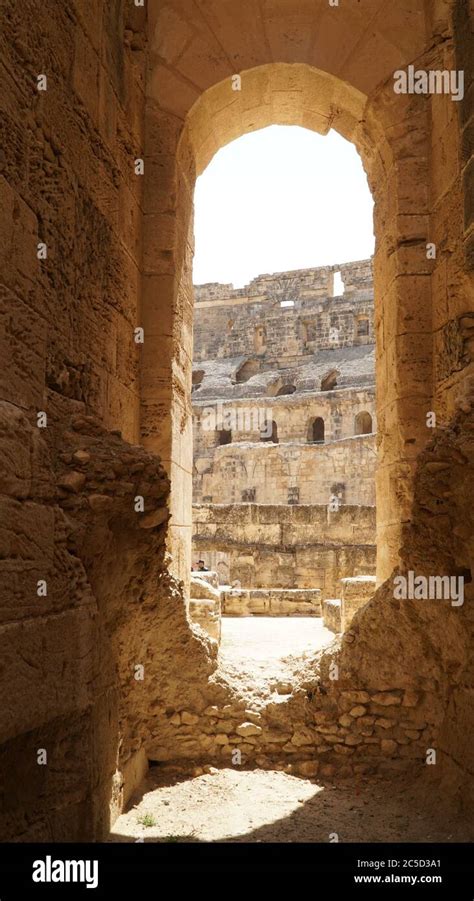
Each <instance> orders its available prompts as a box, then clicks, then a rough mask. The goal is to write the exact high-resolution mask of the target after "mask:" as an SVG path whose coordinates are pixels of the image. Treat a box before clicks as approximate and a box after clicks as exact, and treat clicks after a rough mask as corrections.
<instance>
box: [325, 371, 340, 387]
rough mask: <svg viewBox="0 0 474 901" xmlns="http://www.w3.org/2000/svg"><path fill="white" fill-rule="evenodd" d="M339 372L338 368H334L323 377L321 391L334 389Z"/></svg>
mask: <svg viewBox="0 0 474 901" xmlns="http://www.w3.org/2000/svg"><path fill="white" fill-rule="evenodd" d="M338 375H339V373H338V371H337V369H333V370H332V371H331V372H328V373H327V375H325V376H324V378H322V379H321V391H333V390H334V388H335V387H336V385H337V377H338Z"/></svg>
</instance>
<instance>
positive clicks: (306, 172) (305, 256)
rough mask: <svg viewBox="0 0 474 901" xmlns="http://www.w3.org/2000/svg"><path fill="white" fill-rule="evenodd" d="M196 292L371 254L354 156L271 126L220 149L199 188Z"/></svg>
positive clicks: (369, 205) (319, 138) (299, 131)
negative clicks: (202, 287)
mask: <svg viewBox="0 0 474 901" xmlns="http://www.w3.org/2000/svg"><path fill="white" fill-rule="evenodd" d="M195 211H196V212H195V238H196V254H195V258H194V273H193V280H194V284H196V285H202V284H205V283H206V282H225V283H228V282H232V283H233V285H234V287H235V288H241V287H242V286H243V285H245V284H247V283H248V282H249V281H251V279H252V278H255V277H256V276H257V275H262V274H263V273H273V272H283V271H285V270H288V269H306V268H310V267H313V266H324V265H333V264H335V263H346V262H350V261H352V260H362V259H366V258H367V257H370V256H371V255H372V253H373V251H374V236H373V221H372V219H373V202H372V196H371V194H370V191H369V187H368V185H367V179H366V176H365V173H364V170H363V168H362V163H361V160H360V157H359V155H358V153H357V151H356V149H355V147H354V146H353V145H352V144H350V143H349V142H348V141H346V140H345V139H344V138H342V137H341V136H340V135H339V134H337V132H335V131H331V132H329V134H328V135H327V136H326V137H323V135H319V134H316V133H315V132H313V131H308V130H307V129H305V128H299V127H296V126H280V125H272V126H271V127H270V128H264V129H261V130H260V131H256V132H253V133H252V134H248V135H244V136H243V137H241V138H239V139H238V140H237V141H233V142H232V143H231V144H228V145H227V146H226V147H223V148H222V149H221V150H220V151H219V152H218V153H217V154H216V155H215V157H214V159H213V160H212V161H211V162H210V164H209V166H208V167H207V169H206V170H205V172H204V173H203V174H202V175H201V177H200V178H198V180H197V184H196V192H195Z"/></svg>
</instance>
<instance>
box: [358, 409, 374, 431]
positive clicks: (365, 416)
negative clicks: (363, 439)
mask: <svg viewBox="0 0 474 901" xmlns="http://www.w3.org/2000/svg"><path fill="white" fill-rule="evenodd" d="M354 434H355V435H371V434H372V417H371V415H370V413H368V412H367V410H364V411H363V412H362V413H358V414H357V416H356V418H355V427H354Z"/></svg>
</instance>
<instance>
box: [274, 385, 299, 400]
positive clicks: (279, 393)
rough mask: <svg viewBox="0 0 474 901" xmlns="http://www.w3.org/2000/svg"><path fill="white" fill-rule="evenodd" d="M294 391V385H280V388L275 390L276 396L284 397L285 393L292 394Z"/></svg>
mask: <svg viewBox="0 0 474 901" xmlns="http://www.w3.org/2000/svg"><path fill="white" fill-rule="evenodd" d="M295 391H296V385H282V386H281V388H280V389H279V390H278V391H277V394H276V396H277V397H284V396H285V394H294V393H295Z"/></svg>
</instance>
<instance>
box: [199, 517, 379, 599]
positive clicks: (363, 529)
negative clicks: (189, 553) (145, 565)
mask: <svg viewBox="0 0 474 901" xmlns="http://www.w3.org/2000/svg"><path fill="white" fill-rule="evenodd" d="M193 518H194V538H193V558H194V559H203V560H204V561H205V562H206V564H207V566H209V567H210V568H211V569H215V570H216V571H217V572H218V573H219V576H220V579H221V582H223V583H226V584H231V583H232V582H233V581H234V580H236V579H237V580H239V581H240V583H241V585H242V588H307V589H311V588H316V589H320V590H321V592H322V598H323V599H325V598H327V597H334V596H335V593H334V592H335V591H336V586H337V583H338V580H339V579H341V578H343V577H346V576H353V575H372V574H373V573H374V572H375V539H374V536H375V508H374V507H354V506H345V507H344V506H343V507H340V509H339V511H337V512H330V511H329V510H328V508H327V506H316V505H295V506H285V505H271V504H262V505H259V504H235V505H232V506H228V505H219V504H214V505H195V506H194V507H193Z"/></svg>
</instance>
